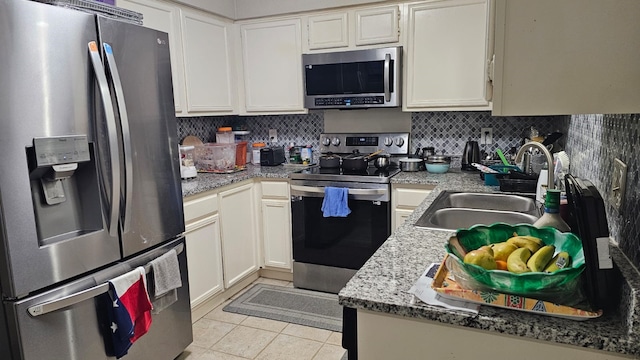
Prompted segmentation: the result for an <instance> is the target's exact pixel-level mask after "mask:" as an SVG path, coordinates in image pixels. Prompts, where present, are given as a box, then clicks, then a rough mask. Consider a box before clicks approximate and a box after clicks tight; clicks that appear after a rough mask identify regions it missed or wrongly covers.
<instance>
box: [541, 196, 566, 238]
mask: <svg viewBox="0 0 640 360" xmlns="http://www.w3.org/2000/svg"><path fill="white" fill-rule="evenodd" d="M533 226H535V227H537V228H541V227H543V226H551V227H554V228H556V229H558V230H560V231H562V232H568V231H571V228H570V227H569V225H567V223H566V222H565V221H564V220H562V217H560V190H557V189H549V190H547V194H546V196H545V200H544V214H543V215H542V217H540V219H538V220H536V222H535V223H533Z"/></svg>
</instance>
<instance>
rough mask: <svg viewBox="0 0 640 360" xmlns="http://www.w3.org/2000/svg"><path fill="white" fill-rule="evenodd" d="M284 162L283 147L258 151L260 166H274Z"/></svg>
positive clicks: (271, 147) (272, 147)
mask: <svg viewBox="0 0 640 360" xmlns="http://www.w3.org/2000/svg"><path fill="white" fill-rule="evenodd" d="M285 161H286V159H285V157H284V147H283V146H269V147H265V148H262V149H260V165H262V166H276V165H280V164H282V163H284V162H285Z"/></svg>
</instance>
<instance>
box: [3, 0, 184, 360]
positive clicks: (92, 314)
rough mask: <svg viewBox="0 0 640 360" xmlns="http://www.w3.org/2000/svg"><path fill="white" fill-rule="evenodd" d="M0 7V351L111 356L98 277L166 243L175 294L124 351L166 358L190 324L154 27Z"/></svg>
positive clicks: (174, 144) (163, 52) (176, 175)
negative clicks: (177, 281)
mask: <svg viewBox="0 0 640 360" xmlns="http://www.w3.org/2000/svg"><path fill="white" fill-rule="evenodd" d="M0 14H2V15H0V29H2V31H0V48H2V51H0V63H1V64H2V66H1V67H0V154H2V156H1V157H0V166H1V167H2V168H3V169H11V171H1V172H0V211H1V212H0V219H1V220H0V227H1V229H0V254H2V256H1V257H0V285H1V289H2V294H1V295H2V299H1V300H2V305H1V306H2V311H1V312H0V322H1V324H2V325H1V326H0V358H1V359H26V360H35V359H38V360H41V359H92V360H95V359H114V357H112V356H109V355H108V354H107V350H106V349H105V339H106V338H107V337H108V336H110V335H107V337H105V336H103V334H104V332H103V331H101V330H104V325H105V324H104V322H103V321H102V320H101V319H102V314H101V312H100V311H99V309H98V306H97V304H98V303H101V301H102V300H104V299H105V296H107V298H108V295H107V293H108V289H109V287H108V285H107V281H108V280H110V279H113V278H114V277H117V276H119V275H121V274H124V273H126V272H128V271H130V270H132V269H134V268H135V267H138V266H145V267H146V268H148V266H146V265H147V264H148V262H149V261H151V260H153V259H155V258H157V257H159V256H161V255H163V254H165V253H166V252H167V251H169V250H172V249H176V250H177V252H178V253H179V255H178V262H179V267H180V269H181V275H180V276H181V280H182V283H183V285H182V287H180V288H178V289H177V290H178V291H177V301H175V302H173V303H172V304H171V305H170V306H169V307H167V308H165V309H164V310H162V311H160V312H159V313H157V314H153V315H152V323H151V327H150V329H149V332H148V333H146V334H145V335H144V336H142V337H141V338H140V339H139V340H138V341H136V342H135V343H134V344H133V346H132V347H131V348H130V349H129V353H128V355H127V356H126V357H125V358H130V359H173V358H175V357H176V356H178V355H179V354H180V353H181V352H182V351H183V350H184V349H185V348H186V347H187V346H188V345H189V344H190V343H191V342H192V327H191V310H190V301H189V286H188V274H187V267H186V249H185V242H184V217H183V210H182V190H181V184H180V165H179V153H178V140H177V131H176V120H175V115H174V103H173V92H172V82H171V62H170V58H169V43H168V41H169V40H168V35H167V34H166V33H163V32H159V31H155V30H151V29H147V28H143V27H140V26H137V25H133V24H129V23H124V22H120V21H117V20H112V19H108V18H104V17H101V16H96V15H93V14H88V13H84V12H80V11H76V10H71V9H67V8H63V7H56V6H51V5H47V4H42V3H38V2H32V1H26V0H0ZM151 280H152V279H151V276H150V274H149V273H147V283H148V284H152V283H153V281H151ZM150 295H151V297H152V301H153V299H154V297H153V293H152V292H150ZM158 310H159V309H158Z"/></svg>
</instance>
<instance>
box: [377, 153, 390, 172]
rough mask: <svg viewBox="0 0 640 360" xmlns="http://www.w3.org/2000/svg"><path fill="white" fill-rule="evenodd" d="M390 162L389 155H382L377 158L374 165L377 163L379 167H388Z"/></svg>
mask: <svg viewBox="0 0 640 360" xmlns="http://www.w3.org/2000/svg"><path fill="white" fill-rule="evenodd" d="M390 164H391V160H390V159H389V156H380V157H378V158H377V159H375V160H374V163H373V165H375V167H376V168H378V169H386V168H388V167H389V165H390Z"/></svg>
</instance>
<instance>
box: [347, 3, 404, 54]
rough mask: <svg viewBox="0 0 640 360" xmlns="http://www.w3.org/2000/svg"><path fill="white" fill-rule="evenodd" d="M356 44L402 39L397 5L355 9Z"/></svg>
mask: <svg viewBox="0 0 640 360" xmlns="http://www.w3.org/2000/svg"><path fill="white" fill-rule="evenodd" d="M354 13H355V18H356V33H355V35H356V39H355V43H356V45H358V46H359V45H372V44H385V43H395V42H398V41H399V40H400V26H399V25H398V24H399V20H400V11H399V10H398V6H397V5H393V6H385V7H377V8H372V9H362V10H355V11H354Z"/></svg>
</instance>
